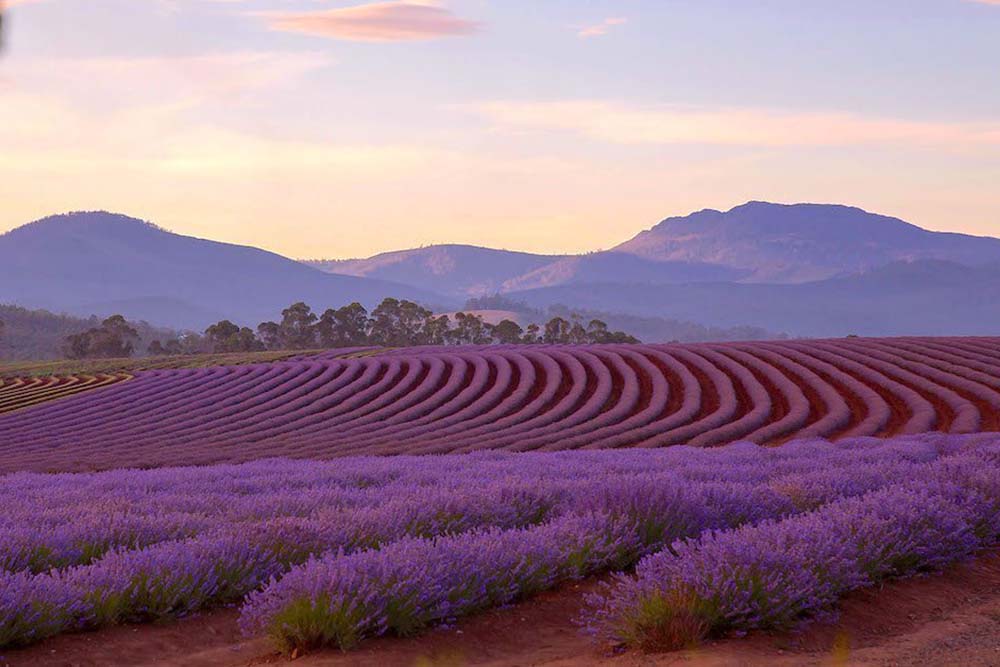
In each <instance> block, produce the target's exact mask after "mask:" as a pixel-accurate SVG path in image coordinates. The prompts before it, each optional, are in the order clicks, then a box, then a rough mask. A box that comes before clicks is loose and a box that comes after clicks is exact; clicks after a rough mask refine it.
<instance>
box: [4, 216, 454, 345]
mask: <svg viewBox="0 0 1000 667" xmlns="http://www.w3.org/2000/svg"><path fill="white" fill-rule="evenodd" d="M0 263H2V264H3V266H4V279H3V280H2V281H0V302H10V303H16V304H19V305H25V306H29V307H33V308H46V309H48V310H54V311H61V312H67V313H72V314H78V315H84V316H88V315H90V314H92V313H96V314H98V315H106V314H109V313H122V314H123V315H125V316H127V317H129V318H137V319H147V320H149V321H151V322H155V323H158V324H167V325H170V326H175V327H190V328H198V329H200V328H203V327H204V326H205V325H207V324H209V323H211V322H213V321H216V320H218V319H220V318H223V317H226V318H229V319H232V320H234V321H237V322H240V323H244V324H250V325H256V324H257V323H258V322H260V321H262V320H265V319H272V318H274V317H276V316H278V315H279V314H280V312H281V309H282V308H284V307H286V306H288V305H289V304H290V303H292V302H294V301H306V302H307V303H309V304H310V305H312V306H313V307H314V308H324V307H326V306H333V305H342V304H345V303H349V302H351V301H354V300H358V301H361V302H362V303H365V304H366V305H369V306H370V305H373V304H375V303H377V302H378V301H379V300H381V299H382V298H383V297H385V296H397V297H401V298H411V299H416V300H419V301H422V302H425V303H429V304H438V303H440V302H441V301H447V300H446V299H443V298H441V297H438V296H437V295H435V294H432V293H429V292H426V291H422V290H420V289H417V288H414V287H410V286H407V285H401V284H395V283H390V282H386V281H380V280H371V279H366V278H356V277H350V276H337V275H331V274H328V273H324V272H322V271H319V270H316V269H313V268H310V267H307V266H304V265H302V264H300V263H299V262H295V261H293V260H290V259H287V258H285V257H282V256H280V255H277V254H275V253H271V252H267V251H264V250H260V249H258V248H250V247H245V246H238V245H232V244H228V243H219V242H216V241H206V240H203V239H197V238H193V237H190V236H181V235H179V234H173V233H171V232H168V231H166V230H164V229H161V228H159V227H156V226H154V225H151V224H149V223H145V222H142V221H140V220H136V219H134V218H129V217H126V216H123V215H115V214H110V213H72V214H68V215H58V216H53V217H49V218H45V219H42V220H39V221H37V222H33V223H31V224H28V225H24V226H23V227H19V228H17V229H15V230H13V231H10V232H8V233H6V234H4V235H2V236H0Z"/></svg>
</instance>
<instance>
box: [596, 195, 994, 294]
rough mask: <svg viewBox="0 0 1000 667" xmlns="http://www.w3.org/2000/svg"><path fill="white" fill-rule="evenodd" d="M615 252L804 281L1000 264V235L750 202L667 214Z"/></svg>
mask: <svg viewBox="0 0 1000 667" xmlns="http://www.w3.org/2000/svg"><path fill="white" fill-rule="evenodd" d="M615 250H617V251H620V252H626V253H631V254H635V255H638V256H640V257H644V258H646V259H651V260H657V261H685V262H708V263H712V264H722V265H724V266H729V267H732V268H735V269H745V270H747V271H748V272H749V275H748V276H747V277H746V279H745V280H748V281H753V282H773V283H784V282H805V281H810V280H822V279H825V278H832V277H835V276H839V275H847V274H854V273H859V272H862V271H866V270H869V269H872V268H877V267H880V266H884V265H886V264H889V263H891V262H896V261H912V260H918V259H941V260H948V261H952V262H958V263H960V264H967V265H970V266H975V265H982V264H986V263H988V262H997V261H1000V239H997V238H990V237H978V236H969V235H966V234H951V233H943V232H931V231H928V230H926V229H921V228H920V227H917V226H916V225H911V224H909V223H907V222H903V221H902V220H899V219H898V218H890V217H886V216H883V215H875V214H873V213H868V212H866V211H863V210H861V209H859V208H852V207H849V206H833V205H825V204H794V205H783V204H769V203H766V202H749V203H747V204H744V205H742V206H737V207H736V208H734V209H732V210H730V211H726V212H721V211H715V210H711V209H706V210H704V211H699V212H698V213H692V214H691V215H688V216H684V217H676V218H667V219H666V220H664V221H663V222H661V223H659V224H658V225H656V226H655V227H653V228H652V229H649V230H647V231H644V232H642V233H640V234H639V235H637V236H636V237H634V238H632V239H631V240H629V241H626V242H625V243H622V244H621V245H619V246H617V247H616V248H615Z"/></svg>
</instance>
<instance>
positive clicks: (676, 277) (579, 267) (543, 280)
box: [502, 252, 749, 292]
mask: <svg viewBox="0 0 1000 667" xmlns="http://www.w3.org/2000/svg"><path fill="white" fill-rule="evenodd" d="M748 273H749V271H746V270H742V269H734V268H731V267H728V266H722V265H719V264H706V263H704V262H684V261H682V262H660V261H656V260H650V259H645V258H643V257H637V256H635V255H630V254H628V253H623V252H594V253H590V254H587V255H576V256H571V257H564V258H562V259H559V260H556V261H554V262H552V263H550V264H546V265H545V266H543V267H541V268H538V269H535V270H534V271H531V272H529V273H525V274H524V275H521V276H517V277H516V278H511V279H509V280H506V281H505V282H504V283H503V290H502V291H504V292H513V291H518V290H525V289H536V288H541V287H551V286H554V285H576V284H581V283H600V282H619V283H647V284H672V283H690V282H719V281H730V280H739V279H740V278H742V277H744V276H746V275H747V274H748Z"/></svg>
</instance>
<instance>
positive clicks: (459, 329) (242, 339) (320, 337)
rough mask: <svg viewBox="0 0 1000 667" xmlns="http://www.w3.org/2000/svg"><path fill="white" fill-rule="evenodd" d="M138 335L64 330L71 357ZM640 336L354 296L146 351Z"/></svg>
mask: <svg viewBox="0 0 1000 667" xmlns="http://www.w3.org/2000/svg"><path fill="white" fill-rule="evenodd" d="M138 340H139V336H138V333H137V332H136V331H135V329H134V328H132V327H130V326H129V323H128V322H127V321H126V320H125V318H124V317H122V316H121V315H114V316H112V317H109V318H107V319H106V320H104V321H103V322H102V323H101V325H100V326H98V327H94V328H92V329H89V330H87V331H84V332H82V333H79V334H75V335H72V336H68V337H67V338H66V344H65V353H66V355H67V356H68V357H69V358H71V359H81V358H91V357H128V356H132V354H133V353H134V352H135V351H136V347H135V346H136V344H137V342H138ZM638 342H639V340H638V339H636V338H635V337H634V336H631V335H629V334H627V333H625V332H623V331H611V330H610V329H609V328H608V325H607V324H606V323H605V322H603V321H602V320H599V319H591V320H590V321H589V322H586V323H584V322H583V320H582V319H581V318H579V317H574V316H572V315H570V316H569V317H568V318H566V317H561V316H557V317H553V318H551V319H550V320H549V321H547V322H546V323H545V324H542V325H539V324H529V325H528V326H527V327H525V328H522V327H521V325H520V324H518V323H517V322H515V321H513V320H510V319H505V320H502V321H500V322H497V323H496V324H491V323H489V322H486V321H485V320H484V319H483V318H482V317H481V316H479V315H476V314H475V313H465V312H458V313H455V314H454V315H453V316H449V315H435V314H434V313H433V312H432V311H431V310H428V309H427V308H424V307H423V306H421V305H419V304H417V303H414V302H412V301H407V300H405V299H403V300H399V299H394V298H387V299H384V300H383V301H382V303H380V304H379V305H378V306H377V307H376V308H375V309H374V310H372V311H371V312H370V313H369V312H368V310H367V309H366V308H365V307H364V306H362V305H361V304H360V303H357V302H355V303H351V304H349V305H346V306H342V307H340V308H328V309H326V310H325V311H323V312H322V313H316V312H314V311H313V310H312V308H311V307H310V306H308V305H307V304H305V303H302V302H298V303H294V304H292V305H290V306H289V307H288V308H285V309H284V310H283V311H281V319H280V320H278V321H268V322H261V323H260V324H259V325H257V328H256V330H254V329H251V328H249V327H241V326H239V325H237V324H234V323H233V322H231V321H229V320H222V321H219V322H216V323H215V324H213V325H211V326H209V327H208V328H207V329H205V331H204V333H203V334H196V333H190V334H184V335H181V336H177V337H172V338H168V339H165V340H159V339H157V340H154V341H152V342H151V343H150V344H149V346H148V347H147V349H146V353H147V354H149V355H154V356H156V355H182V354H204V353H225V352H256V351H263V350H309V349H321V348H323V349H325V348H338V347H364V346H381V347H412V346H417V345H491V344H520V345H532V344H541V343H550V344H567V345H578V344H585V343H638Z"/></svg>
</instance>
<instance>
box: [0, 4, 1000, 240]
mask: <svg viewBox="0 0 1000 667" xmlns="http://www.w3.org/2000/svg"><path fill="white" fill-rule="evenodd" d="M2 2H3V0H0V3H2ZM6 5H7V9H6V11H5V14H4V31H5V35H4V50H3V52H2V53H0V231H5V230H8V229H12V228H14V227H17V226H19V225H21V224H24V223H26V222H28V221H31V220H34V219H37V218H40V217H43V216H46V215H50V214H53V213H59V212H65V211H72V210H96V209H102V210H112V211H116V212H121V213H126V214H129V215H133V216H136V217H140V218H144V219H148V220H151V221H153V222H155V223H157V224H159V225H161V226H164V227H166V228H168V229H171V230H173V231H176V232H179V233H184V234H191V235H194V236H200V237H204V238H211V239H217V240H223V241H229V242H234V243H244V244H249V245H256V246H260V247H264V248H267V249H270V250H274V251H276V252H280V253H282V254H285V255H288V256H291V257H297V258H320V257H324V258H344V257H363V256H368V255H372V254H375V253H378V252H382V251H387V250H394V249H401V248H407V247H415V246H420V245H429V244H434V243H446V242H447V243H471V244H476V245H486V246H492V247H500V248H508V249H516V250H526V251H532V252H545V253H564V252H584V251H590V250H597V249H604V248H608V247H612V246H614V245H616V244H617V243H620V242H622V241H624V240H626V239H628V238H630V237H631V236H633V235H634V234H636V233H638V232H639V231H641V230H642V229H646V228H648V227H650V226H652V225H653V224H655V223H656V222H657V221H659V220H660V219H662V218H664V217H667V216H671V215H683V214H686V213H689V212H691V211H695V210H700V209H704V208H715V209H721V210H725V209H728V208H731V207H732V206H736V205H738V204H741V203H743V202H745V201H748V200H768V201H778V202H786V203H793V202H803V201H808V202H819V203H842V204H850V205H854V206H860V207H862V208H865V209H867V210H870V211H874V212H877V213H883V214H886V215H894V216H898V217H901V218H903V219H906V220H908V221H910V222H913V223H915V224H918V225H920V226H922V227H926V228H928V229H935V230H947V231H960V232H966V233H971V234H983V235H997V236H1000V0H757V1H755V2H744V1H743V0H448V1H445V0H440V1H432V0H390V1H385V2H372V3H364V2H358V1H357V0H354V1H344V0H340V1H336V0H7V2H6Z"/></svg>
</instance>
